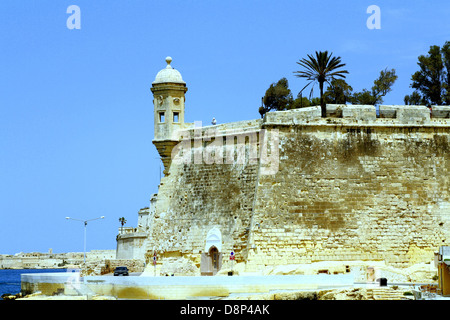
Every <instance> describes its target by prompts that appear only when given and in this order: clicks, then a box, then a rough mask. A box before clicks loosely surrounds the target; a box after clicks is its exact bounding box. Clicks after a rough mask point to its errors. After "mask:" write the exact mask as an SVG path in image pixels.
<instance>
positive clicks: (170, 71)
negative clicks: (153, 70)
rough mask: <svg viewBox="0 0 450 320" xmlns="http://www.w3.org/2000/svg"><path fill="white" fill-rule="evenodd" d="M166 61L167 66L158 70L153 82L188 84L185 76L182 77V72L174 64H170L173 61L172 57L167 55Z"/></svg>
mask: <svg viewBox="0 0 450 320" xmlns="http://www.w3.org/2000/svg"><path fill="white" fill-rule="evenodd" d="M166 62H167V67H165V68H164V69H162V70H161V71H159V72H158V74H157V75H156V78H155V81H153V84H156V83H168V82H170V83H182V84H186V82H184V81H183V78H182V77H181V73H180V72H179V71H178V70H175V69H174V68H172V66H171V65H170V63H171V62H172V58H171V57H167V58H166Z"/></svg>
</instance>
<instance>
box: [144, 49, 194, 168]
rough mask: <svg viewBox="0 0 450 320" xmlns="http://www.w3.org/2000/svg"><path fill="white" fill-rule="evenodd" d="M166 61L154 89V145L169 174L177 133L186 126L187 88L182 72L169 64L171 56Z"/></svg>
mask: <svg viewBox="0 0 450 320" xmlns="http://www.w3.org/2000/svg"><path fill="white" fill-rule="evenodd" d="M166 62H167V66H166V68H164V69H162V70H161V71H159V72H158V74H157V75H156V78H155V81H153V83H152V88H151V91H152V93H153V106H154V138H153V144H154V145H155V146H156V149H158V152H159V155H160V156H161V159H162V161H163V163H164V174H165V175H167V174H168V173H169V167H170V162H171V153H172V149H173V147H174V146H175V145H176V144H177V143H178V142H179V138H178V137H177V135H176V132H177V131H178V130H181V129H183V126H184V102H185V93H186V91H187V87H186V82H184V81H183V78H182V77H181V74H180V72H178V71H177V70H175V69H174V68H173V67H172V66H171V65H170V64H171V62H172V58H171V57H167V58H166Z"/></svg>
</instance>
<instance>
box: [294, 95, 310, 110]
mask: <svg viewBox="0 0 450 320" xmlns="http://www.w3.org/2000/svg"><path fill="white" fill-rule="evenodd" d="M309 106H311V101H310V100H309V99H308V98H306V97H303V96H302V94H301V92H300V93H299V94H298V95H297V98H296V99H295V100H294V101H292V103H291V104H290V105H289V109H298V108H306V107H309Z"/></svg>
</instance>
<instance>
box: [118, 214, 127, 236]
mask: <svg viewBox="0 0 450 320" xmlns="http://www.w3.org/2000/svg"><path fill="white" fill-rule="evenodd" d="M119 222H120V224H121V225H122V233H123V225H124V224H125V223H127V220H126V219H125V217H122V218H119Z"/></svg>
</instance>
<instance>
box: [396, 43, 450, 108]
mask: <svg viewBox="0 0 450 320" xmlns="http://www.w3.org/2000/svg"><path fill="white" fill-rule="evenodd" d="M418 60H419V61H418V63H417V64H418V66H419V71H416V72H415V73H414V74H413V75H412V76H411V80H412V83H411V88H413V89H415V91H414V93H413V94H411V95H407V96H405V99H404V100H405V103H406V102H408V104H416V103H417V101H420V104H424V105H441V104H443V103H444V104H450V42H449V41H447V42H445V44H444V45H443V46H442V48H441V47H439V46H436V45H434V46H430V49H429V51H428V55H420V56H419V58H418ZM418 97H420V99H419V98H418Z"/></svg>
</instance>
